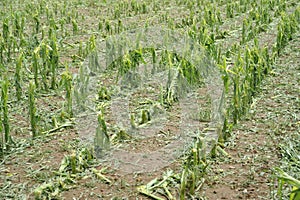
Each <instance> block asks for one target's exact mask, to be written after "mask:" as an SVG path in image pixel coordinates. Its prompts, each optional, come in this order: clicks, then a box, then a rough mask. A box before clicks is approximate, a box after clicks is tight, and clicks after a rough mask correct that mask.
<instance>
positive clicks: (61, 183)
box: [0, 0, 300, 200]
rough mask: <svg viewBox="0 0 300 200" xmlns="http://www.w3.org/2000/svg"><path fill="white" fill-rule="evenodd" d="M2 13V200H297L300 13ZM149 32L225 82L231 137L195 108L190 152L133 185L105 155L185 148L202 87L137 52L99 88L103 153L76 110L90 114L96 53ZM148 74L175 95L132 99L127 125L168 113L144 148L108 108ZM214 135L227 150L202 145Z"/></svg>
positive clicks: (219, 0) (81, 5)
mask: <svg viewBox="0 0 300 200" xmlns="http://www.w3.org/2000/svg"><path fill="white" fill-rule="evenodd" d="M0 8H1V9H0V18H1V19H2V20H1V22H0V91H1V94H0V134H1V136H0V199H137V198H138V199H146V198H149V199H291V200H297V199H299V198H300V194H299V188H300V186H299V180H300V176H299V174H300V165H299V163H300V157H299V154H300V146H299V139H300V135H299V133H300V96H299V94H300V85H299V83H300V79H299V77H300V68H299V66H300V57H299V56H300V52H299V47H300V35H299V34H300V33H299V22H300V3H299V2H298V1H297V0H254V1H251V0H239V1H231V0H203V1H197V0H183V1H175V0H166V1H158V0H154V1H150V0H144V1H138V0H129V1H95V0H86V1H81V0H70V1H58V0H54V1H51V2H47V1H45V0H35V1H29V0H22V1H21V0H17V1H10V0H2V1H1V2H0ZM148 27H164V28H165V29H168V30H176V31H178V32H182V33H185V34H186V35H188V36H189V37H190V38H192V41H195V42H196V43H197V45H200V46H201V47H203V49H204V50H205V55H206V56H207V59H208V58H209V59H208V60H212V61H211V63H212V65H213V66H215V68H216V70H217V71H218V72H220V74H221V77H219V78H220V79H221V80H222V81H223V86H224V88H222V90H223V89H224V94H223V96H222V98H223V99H224V110H221V111H220V113H219V114H220V115H222V117H223V118H224V124H222V127H221V128H220V127H219V128H218V129H217V130H211V129H210V128H209V122H211V120H212V118H213V117H214V116H213V114H214V113H212V112H211V110H210V109H209V108H211V105H210V103H211V102H209V100H211V99H209V98H207V96H205V95H202V96H201V95H200V96H201V98H199V101H200V103H199V102H198V103H197V102H196V104H203V105H202V107H201V109H202V110H201V109H200V111H199V112H198V111H195V113H189V114H190V115H191V116H192V117H191V118H193V120H195V121H197V122H199V124H200V122H201V123H202V125H203V126H204V127H202V128H203V129H201V130H198V131H192V133H189V134H193V135H192V138H193V140H192V141H191V142H190V144H188V145H187V146H185V147H178V149H180V148H183V149H184V153H183V154H182V155H181V156H180V157H179V158H177V159H176V160H175V161H172V162H169V163H168V164H166V165H165V166H164V167H162V168H159V169H158V170H152V171H151V172H140V171H139V172H138V171H136V172H133V173H124V171H126V170H125V169H123V171H122V169H116V168H114V167H111V166H107V165H106V164H105V163H103V162H101V161H100V160H98V159H97V158H96V156H99V155H98V154H99V152H100V154H101V153H103V150H105V149H110V148H112V147H114V148H120V149H121V148H123V149H125V150H126V151H127V150H128V151H129V150H131V151H136V152H138V151H141V150H142V151H143V153H144V154H143V158H144V159H145V160H147V155H151V156H152V155H153V154H151V152H155V150H157V149H159V148H160V147H161V146H166V145H167V144H169V143H170V141H172V140H174V138H176V136H177V135H176V134H177V132H178V127H177V126H176V123H177V122H178V121H180V120H182V119H183V118H184V117H180V113H179V112H180V109H178V107H179V105H180V98H179V97H180V95H181V92H182V91H188V90H185V89H182V88H185V87H187V86H188V87H191V88H192V89H193V90H195V91H198V90H199V91H202V93H200V92H199V93H200V94H204V93H205V92H207V91H205V90H204V89H203V88H204V85H205V83H204V82H203V80H204V79H205V78H207V77H201V73H200V72H199V71H198V68H197V66H193V65H192V63H191V62H189V61H188V60H187V57H184V56H183V57H180V56H178V55H177V54H176V53H174V52H170V51H167V50H164V49H155V48H152V47H149V48H144V49H141V48H140V47H139V45H136V49H134V50H133V51H130V52H126V53H125V54H124V55H123V56H121V57H120V58H115V60H114V62H112V64H111V65H110V68H109V70H107V71H106V72H105V73H101V76H102V77H101V78H103V79H101V80H104V81H103V82H101V83H97V84H96V85H93V87H94V88H97V91H98V92H97V94H95V95H96V96H97V97H96V98H95V99H93V102H94V103H95V108H96V110H97V112H99V113H100V114H99V115H98V116H92V117H95V119H96V121H97V117H98V124H97V125H98V128H97V137H96V138H95V140H93V142H95V144H96V146H95V147H93V146H90V144H89V143H85V141H83V140H82V138H81V137H80V135H79V134H78V132H77V131H78V129H79V128H80V126H89V125H90V124H88V123H87V124H76V119H77V118H79V116H76V114H75V113H74V110H73V109H74V105H73V102H74V100H76V101H77V100H78V102H79V103H82V105H84V103H85V102H86V98H89V97H88V96H85V94H86V93H87V91H88V90H89V89H90V88H88V87H87V86H89V84H88V83H89V76H90V75H91V76H93V75H94V74H92V73H90V72H89V74H88V75H87V74H86V73H87V72H86V71H84V64H85V62H84V61H86V60H88V61H89V65H93V66H94V67H95V68H97V67H98V65H99V60H98V59H97V51H98V50H103V48H104V47H99V46H97V45H98V41H105V39H107V38H109V37H110V36H115V35H118V34H120V33H122V32H125V31H129V32H130V30H136V29H147V28H148ZM134 42H136V41H134ZM195 46H196V45H195ZM199 59H200V58H199ZM201 59H202V58H201ZM147 64H148V65H152V66H154V67H155V69H157V70H158V71H159V70H162V71H163V70H166V69H168V70H169V71H168V72H169V73H167V75H166V76H167V77H162V78H166V79H167V80H168V81H167V83H168V84H167V85H166V87H165V88H155V87H154V84H153V85H152V86H149V87H148V91H138V92H136V93H135V94H134V95H132V96H131V99H132V103H131V104H130V105H128V108H130V109H131V110H130V114H131V115H130V116H128V119H127V121H128V124H130V126H131V128H132V130H139V129H143V128H144V127H147V126H148V127H149V126H151V124H155V123H157V122H161V123H162V122H165V121H166V119H164V118H163V117H161V118H160V116H161V115H159V114H160V113H164V114H165V113H167V114H166V116H167V117H168V120H169V124H167V125H166V129H162V130H160V131H157V133H155V134H153V135H152V136H151V137H150V136H149V137H148V138H138V137H135V135H132V134H130V133H128V132H127V131H126V130H124V129H122V128H121V127H118V125H117V123H116V122H114V121H113V120H112V113H111V112H110V111H109V108H110V106H111V102H110V101H111V99H112V98H113V95H114V94H116V92H117V88H116V83H117V82H118V81H119V80H127V81H128V82H126V83H130V84H131V85H130V87H137V85H136V84H137V83H138V81H139V78H140V76H134V74H131V72H132V71H131V70H132V69H136V68H138V66H140V65H147ZM171 69H176V70H175V72H174V73H173V72H172V70H171ZM133 72H134V71H133ZM75 75H76V77H77V78H78V79H79V80H81V83H82V85H80V87H79V89H80V90H78V91H73V90H74V88H76V87H75V85H74V83H75V80H74V79H75ZM182 80H184V81H186V82H187V83H188V84H186V82H184V81H182ZM211 81H213V80H211ZM181 89H182V90H181ZM189 89H190V88H189ZM73 94H74V95H73ZM191 103H195V102H191ZM79 105H80V104H79ZM88 109H94V108H93V107H91V108H88ZM153 113H159V114H156V115H155V114H153ZM155 116H159V117H155ZM88 117H90V116H88ZM88 117H87V119H88ZM187 131H189V130H187ZM213 131H214V132H216V133H217V135H218V140H209V139H207V138H206V136H207V135H209V134H210V133H212V132H213ZM149 135H150V134H149ZM177 140H178V138H177ZM175 141H176V140H175ZM178 144H182V143H178ZM179 146H180V145H179ZM126 148H127V149H126ZM207 149H210V151H209V152H207ZM125 155H126V153H125ZM125 155H124V156H125ZM100 156H101V155H100ZM152 162H153V161H152ZM151 164H153V163H146V165H149V167H150V168H151ZM153 165H154V164H153ZM123 166H125V165H123Z"/></svg>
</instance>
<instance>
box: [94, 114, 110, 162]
mask: <svg viewBox="0 0 300 200" xmlns="http://www.w3.org/2000/svg"><path fill="white" fill-rule="evenodd" d="M94 145H95V151H96V155H97V157H102V156H103V154H104V151H106V150H108V149H109V147H110V139H109V135H108V132H107V126H106V122H105V120H104V115H103V110H102V111H101V113H100V114H99V115H98V127H97V129H96V136H95V139H94Z"/></svg>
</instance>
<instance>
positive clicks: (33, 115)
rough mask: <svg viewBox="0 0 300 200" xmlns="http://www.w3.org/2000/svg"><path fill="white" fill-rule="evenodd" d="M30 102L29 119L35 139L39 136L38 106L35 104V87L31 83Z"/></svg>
mask: <svg viewBox="0 0 300 200" xmlns="http://www.w3.org/2000/svg"><path fill="white" fill-rule="evenodd" d="M28 100H29V102H28V103H29V118H30V124H31V131H32V138H35V137H36V136H37V135H38V130H37V123H38V117H37V114H36V104H35V85H34V83H33V82H31V81H30V83H29V91H28Z"/></svg>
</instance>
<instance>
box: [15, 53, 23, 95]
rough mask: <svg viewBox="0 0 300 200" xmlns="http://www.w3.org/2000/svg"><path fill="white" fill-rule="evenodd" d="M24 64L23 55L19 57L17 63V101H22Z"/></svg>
mask: <svg viewBox="0 0 300 200" xmlns="http://www.w3.org/2000/svg"><path fill="white" fill-rule="evenodd" d="M22 62H23V53H22V52H21V54H20V55H19V57H18V59H17V63H16V72H15V87H16V96H17V100H18V101H20V100H21V96H22V87H21V82H22V80H21V67H22Z"/></svg>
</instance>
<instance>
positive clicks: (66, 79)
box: [62, 66, 73, 117]
mask: <svg viewBox="0 0 300 200" xmlns="http://www.w3.org/2000/svg"><path fill="white" fill-rule="evenodd" d="M62 81H63V84H64V86H65V89H66V99H67V113H69V115H70V117H72V116H73V112H72V75H71V73H70V71H69V68H68V66H66V70H65V72H64V73H63V74H62Z"/></svg>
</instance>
